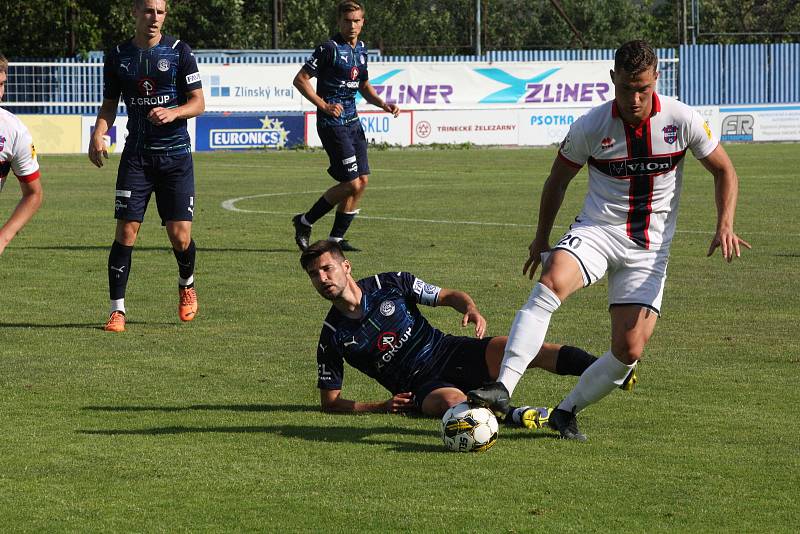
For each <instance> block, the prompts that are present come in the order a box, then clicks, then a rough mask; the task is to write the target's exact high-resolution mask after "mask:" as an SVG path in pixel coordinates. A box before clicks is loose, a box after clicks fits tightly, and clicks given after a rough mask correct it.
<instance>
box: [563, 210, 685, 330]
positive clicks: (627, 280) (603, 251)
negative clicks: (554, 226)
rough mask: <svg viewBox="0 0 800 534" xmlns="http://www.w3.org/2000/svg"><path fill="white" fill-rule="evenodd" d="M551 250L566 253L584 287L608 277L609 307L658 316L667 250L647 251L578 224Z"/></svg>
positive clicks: (614, 234) (607, 232)
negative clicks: (646, 311)
mask: <svg viewBox="0 0 800 534" xmlns="http://www.w3.org/2000/svg"><path fill="white" fill-rule="evenodd" d="M553 250H564V251H566V252H569V253H570V254H571V255H572V256H573V257H574V258H575V259H576V260H577V261H578V265H580V269H581V273H582V275H583V285H584V287H586V286H589V285H591V284H594V283H595V282H597V281H598V280H600V279H601V278H603V276H604V275H605V274H606V272H607V273H608V305H609V306H615V305H621V304H637V305H639V306H643V307H645V308H649V309H651V310H653V311H655V312H656V313H657V314H659V315H661V297H662V296H663V294H664V282H665V281H666V280H667V263H668V261H669V247H668V246H667V247H662V248H661V249H659V250H647V249H644V248H642V247H640V246H639V245H637V244H636V243H634V242H633V241H631V240H630V239H628V237H627V236H626V235H624V234H623V233H622V232H619V231H617V230H615V229H614V228H610V227H605V226H601V225H597V224H593V223H586V222H578V223H575V224H573V225H572V226H571V227H570V229H569V231H568V232H567V233H566V234H564V237H562V238H561V239H560V240H559V241H558V244H556V245H555V246H554V247H553Z"/></svg>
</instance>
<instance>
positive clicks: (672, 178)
mask: <svg viewBox="0 0 800 534" xmlns="http://www.w3.org/2000/svg"><path fill="white" fill-rule="evenodd" d="M657 65H658V60H657V58H656V55H655V52H654V51H653V49H652V48H651V47H650V46H649V45H648V44H647V43H645V42H644V41H631V42H628V43H625V44H624V45H622V46H621V47H620V48H619V49H618V50H617V52H616V56H615V59H614V70H612V71H611V80H612V82H613V83H614V89H615V91H616V96H615V98H614V100H613V101H612V102H608V103H606V104H602V105H600V106H598V107H596V108H594V109H592V110H591V111H590V112H589V113H587V114H586V115H584V116H583V117H581V118H579V119H578V120H577V121H575V122H574V123H573V124H572V126H571V127H570V130H569V133H568V134H567V137H566V138H565V139H564V141H563V143H562V144H561V147H560V149H559V151H558V156H557V157H556V159H555V161H554V162H553V166H552V169H551V170H550V176H549V177H548V178H547V181H546V182H545V185H544V190H543V191H542V197H541V202H540V207H539V221H538V225H537V230H536V237H535V238H534V240H533V242H532V243H531V244H530V247H529V258H528V259H527V261H526V262H525V265H524V267H523V270H522V272H523V274H525V273H528V275H529V276H530V277H531V278H533V274H534V272H536V269H537V267H538V266H539V264H540V263H542V264H543V272H542V275H541V277H540V278H539V283H537V284H536V285H535V286H534V288H533V291H531V294H530V297H529V298H528V301H527V302H526V303H525V305H524V306H523V307H522V309H520V311H519V312H518V313H517V315H516V317H515V319H514V322H513V324H512V326H511V332H510V333H509V341H508V345H507V347H506V351H505V355H504V356H503V362H502V367H501V369H500V374H499V377H498V382H496V383H494V384H492V385H489V386H486V387H484V388H481V389H477V390H475V391H470V392H468V397H469V399H470V401H471V402H473V403H475V404H479V405H483V406H489V407H491V408H493V409H494V410H495V411H502V410H503V409H504V407H505V406H506V405H508V403H509V400H510V394H511V393H512V392H513V391H514V388H515V387H516V385H517V383H518V382H519V380H520V378H521V377H522V374H523V372H524V371H525V369H526V368H527V367H528V366H529V365H530V363H531V361H532V360H533V361H535V360H534V358H535V357H536V353H537V351H538V350H539V347H540V346H541V345H542V343H543V341H544V338H545V335H546V334H547V327H548V325H549V323H550V317H551V315H552V314H553V313H554V312H555V311H556V310H557V309H558V307H559V306H560V305H561V303H562V302H563V301H564V299H566V298H567V297H568V296H569V295H571V294H572V293H574V292H575V291H577V290H578V289H580V288H581V287H586V286H589V285H591V284H593V283H595V282H597V281H598V280H599V279H600V278H602V277H603V276H604V275H605V274H606V273H608V276H609V283H608V304H609V309H610V314H611V348H610V349H609V350H608V352H606V353H605V354H604V355H603V356H602V357H601V358H599V359H598V360H597V361H596V362H595V363H593V364H592V365H591V366H590V367H589V368H588V369H587V370H586V372H585V373H583V375H581V378H580V380H579V381H578V384H577V385H576V386H575V388H574V389H573V390H572V391H571V392H570V393H569V394H568V395H567V396H566V397H565V398H564V399H563V400H562V401H561V403H560V404H559V405H558V406H557V408H556V409H555V410H553V413H552V415H551V417H550V421H549V424H550V426H551V427H553V428H554V429H556V430H558V431H559V432H560V434H561V436H562V437H563V438H567V439H577V440H580V441H585V440H586V436H585V435H584V434H583V433H581V432H580V430H579V429H578V424H577V420H576V418H575V414H577V413H579V412H580V411H581V410H583V409H584V408H586V407H587V406H589V405H590V404H592V403H595V402H597V401H599V400H600V399H602V398H603V397H605V396H606V395H608V394H609V393H611V391H613V390H614V388H615V387H617V385H619V384H620V383H621V382H622V380H623V379H624V378H625V377H626V375H627V374H628V373H629V372H630V371H631V369H633V368H634V366H635V365H636V363H637V362H638V361H639V359H640V358H641V357H642V353H643V351H644V347H645V344H646V343H647V341H648V340H649V339H650V336H651V335H652V333H653V330H654V328H655V325H656V319H657V318H658V316H659V314H660V309H661V297H662V294H663V290H664V282H665V280H666V272H667V260H668V256H669V245H670V243H671V241H672V237H673V234H674V232H675V223H676V218H677V209H678V200H679V197H680V191H681V182H682V177H683V157H684V155H685V154H686V151H687V150H691V151H692V154H693V155H694V157H696V158H697V159H699V160H700V162H701V163H702V164H703V166H704V167H705V168H706V169H707V170H708V171H709V172H710V173H711V174H712V175H713V177H714V184H715V191H716V195H715V199H716V206H717V228H716V232H715V233H714V237H713V239H712V240H711V246H710V247H709V249H708V256H711V255H712V254H713V253H714V251H715V250H716V249H717V248H720V249H721V251H722V257H723V259H724V260H726V261H728V262H730V261H731V260H732V259H733V258H734V257H739V255H740V246H744V247H747V248H750V245H749V244H748V243H747V242H745V241H744V240H742V239H741V238H740V237H739V236H737V235H736V233H735V232H734V230H733V222H734V213H735V211H736V200H737V196H738V183H739V181H738V177H737V176H736V171H735V169H734V167H733V164H732V163H731V161H730V159H729V158H728V155H727V153H726V152H725V150H724V149H723V148H722V146H721V145H720V144H719V142H718V141H717V139H715V138H714V136H713V134H712V133H711V130H710V129H709V127H708V125H707V124H706V123H705V121H703V118H702V117H701V116H700V115H699V114H698V113H697V112H696V111H694V110H693V109H692V108H691V107H689V106H687V105H685V104H683V103H681V102H678V101H677V100H674V99H672V98H668V97H663V96H658V95H656V93H655V88H656V81H657V80H658V71H657ZM587 163H588V164H589V191H588V194H587V195H586V200H585V202H584V205H583V211H582V212H581V214H580V215H579V216H578V217H577V218H576V219H575V223H574V224H573V225H572V226H571V227H570V229H569V231H568V232H567V234H566V235H564V236H563V237H562V238H561V239H560V240H559V241H558V243H557V244H556V245H555V246H554V247H551V246H550V231H551V230H552V228H553V222H554V220H555V217H556V214H557V213H558V210H559V208H560V207H561V203H562V201H563V199H564V194H565V192H566V189H567V186H568V185H569V182H570V180H572V178H573V177H574V176H575V175H576V174H577V173H578V171H579V170H580V169H581V168H582V167H583V166H584V165H585V164H587ZM548 251H549V254H548Z"/></svg>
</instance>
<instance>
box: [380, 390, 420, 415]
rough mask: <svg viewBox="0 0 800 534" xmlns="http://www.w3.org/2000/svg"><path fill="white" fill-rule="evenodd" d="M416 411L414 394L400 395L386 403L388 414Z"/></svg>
mask: <svg viewBox="0 0 800 534" xmlns="http://www.w3.org/2000/svg"><path fill="white" fill-rule="evenodd" d="M413 409H414V394H413V393H411V392H405V393H398V394H397V395H395V396H394V397H392V398H391V399H389V400H388V401H386V411H387V412H388V413H406V412H410V411H411V410H413Z"/></svg>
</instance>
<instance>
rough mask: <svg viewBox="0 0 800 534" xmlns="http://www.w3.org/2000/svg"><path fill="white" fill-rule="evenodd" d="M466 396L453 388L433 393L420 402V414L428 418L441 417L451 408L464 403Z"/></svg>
mask: <svg viewBox="0 0 800 534" xmlns="http://www.w3.org/2000/svg"><path fill="white" fill-rule="evenodd" d="M466 400H467V396H466V395H464V393H463V392H462V391H460V390H457V389H454V388H442V389H441V390H439V391H433V392H431V393H430V394H428V396H427V397H425V400H424V401H423V402H422V413H423V414H425V415H427V416H430V417H441V416H443V415H444V412H446V411H447V410H449V409H450V407H451V406H455V405H456V404H461V403H462V402H466Z"/></svg>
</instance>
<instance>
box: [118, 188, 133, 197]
mask: <svg viewBox="0 0 800 534" xmlns="http://www.w3.org/2000/svg"><path fill="white" fill-rule="evenodd" d="M114 196H115V197H122V198H131V192H130V191H125V190H123V189H117V190H116V191H114Z"/></svg>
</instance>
